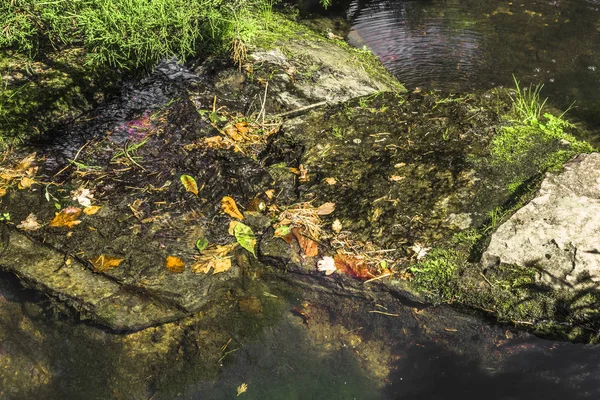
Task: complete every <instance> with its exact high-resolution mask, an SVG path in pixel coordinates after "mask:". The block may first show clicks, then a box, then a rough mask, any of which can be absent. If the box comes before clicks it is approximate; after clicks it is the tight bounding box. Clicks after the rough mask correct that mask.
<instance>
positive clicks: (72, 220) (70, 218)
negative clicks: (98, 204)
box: [50, 207, 81, 228]
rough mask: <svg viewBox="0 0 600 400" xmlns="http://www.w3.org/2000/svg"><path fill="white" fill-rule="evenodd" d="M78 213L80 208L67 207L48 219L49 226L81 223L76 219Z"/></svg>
mask: <svg viewBox="0 0 600 400" xmlns="http://www.w3.org/2000/svg"><path fill="white" fill-rule="evenodd" d="M80 215H81V208H77V207H67V208H65V209H63V210H61V211H60V212H58V213H56V215H55V216H54V219H53V220H52V221H50V226H53V227H55V228H63V227H65V228H72V227H74V226H75V225H79V224H80V223H81V221H79V220H78V219H77V218H78V217H79V216H80Z"/></svg>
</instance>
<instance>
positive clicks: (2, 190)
mask: <svg viewBox="0 0 600 400" xmlns="http://www.w3.org/2000/svg"><path fill="white" fill-rule="evenodd" d="M5 195H6V188H0V197H2V196H5Z"/></svg>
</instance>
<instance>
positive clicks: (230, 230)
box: [227, 221, 239, 236]
mask: <svg viewBox="0 0 600 400" xmlns="http://www.w3.org/2000/svg"><path fill="white" fill-rule="evenodd" d="M237 224H239V222H238V221H231V222H230V223H229V228H228V229H227V233H229V234H230V235H231V236H234V235H235V233H234V229H235V226H236V225H237Z"/></svg>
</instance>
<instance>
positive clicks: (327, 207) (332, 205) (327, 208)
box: [317, 203, 335, 215]
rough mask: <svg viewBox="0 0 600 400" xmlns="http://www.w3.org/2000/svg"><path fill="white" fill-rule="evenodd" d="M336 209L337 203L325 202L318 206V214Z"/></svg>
mask: <svg viewBox="0 0 600 400" xmlns="http://www.w3.org/2000/svg"><path fill="white" fill-rule="evenodd" d="M334 210H335V203H323V204H321V205H320V206H319V208H317V214H318V215H329V214H331V213H332V212H333V211H334Z"/></svg>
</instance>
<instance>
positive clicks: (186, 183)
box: [179, 175, 198, 196]
mask: <svg viewBox="0 0 600 400" xmlns="http://www.w3.org/2000/svg"><path fill="white" fill-rule="evenodd" d="M179 179H181V184H182V185H183V187H184V188H185V191H186V192H192V193H194V194H195V195H196V196H198V184H197V183H196V180H195V179H194V178H192V177H191V176H189V175H181V177H180V178H179Z"/></svg>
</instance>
